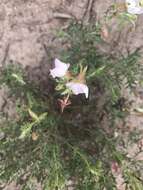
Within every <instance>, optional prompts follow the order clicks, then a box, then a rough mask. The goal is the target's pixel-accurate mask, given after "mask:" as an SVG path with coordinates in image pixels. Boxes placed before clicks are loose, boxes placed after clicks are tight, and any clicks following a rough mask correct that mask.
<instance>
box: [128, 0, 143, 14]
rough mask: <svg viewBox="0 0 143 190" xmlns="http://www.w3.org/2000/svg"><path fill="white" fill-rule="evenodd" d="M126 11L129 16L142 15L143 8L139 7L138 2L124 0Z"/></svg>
mask: <svg viewBox="0 0 143 190" xmlns="http://www.w3.org/2000/svg"><path fill="white" fill-rule="evenodd" d="M126 4H127V11H128V13H130V14H142V13H143V7H142V6H140V0H126Z"/></svg>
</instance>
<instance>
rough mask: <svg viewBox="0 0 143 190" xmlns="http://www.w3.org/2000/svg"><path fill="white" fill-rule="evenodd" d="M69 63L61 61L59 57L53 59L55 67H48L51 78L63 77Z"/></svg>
mask: <svg viewBox="0 0 143 190" xmlns="http://www.w3.org/2000/svg"><path fill="white" fill-rule="evenodd" d="M69 66H70V64H66V63H63V62H61V61H60V60H59V59H55V68H54V69H50V74H51V75H52V77H53V78H56V77H64V76H65V75H66V73H67V72H68V68H69Z"/></svg>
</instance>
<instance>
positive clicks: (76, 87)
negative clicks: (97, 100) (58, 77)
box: [66, 82, 89, 98]
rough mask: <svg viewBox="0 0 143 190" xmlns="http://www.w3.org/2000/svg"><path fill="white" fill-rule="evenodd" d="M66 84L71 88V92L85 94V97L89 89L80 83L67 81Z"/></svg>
mask: <svg viewBox="0 0 143 190" xmlns="http://www.w3.org/2000/svg"><path fill="white" fill-rule="evenodd" d="M66 86H67V87H68V88H69V89H71V90H72V92H73V94H75V95H78V94H85V97H86V98H88V94H89V89H88V86H87V85H85V84H82V83H76V82H69V83H67V84H66Z"/></svg>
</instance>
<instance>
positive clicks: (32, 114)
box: [28, 109, 39, 121]
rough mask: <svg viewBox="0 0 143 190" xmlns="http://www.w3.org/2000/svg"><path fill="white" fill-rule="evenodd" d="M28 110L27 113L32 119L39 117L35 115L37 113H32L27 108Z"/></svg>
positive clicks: (35, 119)
mask: <svg viewBox="0 0 143 190" xmlns="http://www.w3.org/2000/svg"><path fill="white" fill-rule="evenodd" d="M28 112H29V115H30V116H31V118H32V119H33V120H34V121H37V120H39V117H38V116H37V114H36V113H34V112H33V111H32V110H31V109H28Z"/></svg>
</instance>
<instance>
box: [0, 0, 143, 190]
mask: <svg viewBox="0 0 143 190" xmlns="http://www.w3.org/2000/svg"><path fill="white" fill-rule="evenodd" d="M113 2H115V1H114V0H106V1H105V0H10V1H9V0H0V66H1V67H2V66H4V65H5V64H7V63H15V62H16V63H20V64H22V65H23V66H24V67H28V68H30V69H31V70H32V71H34V72H35V73H36V72H37V73H39V72H40V71H41V68H42V67H44V68H45V65H46V70H45V69H43V71H42V72H48V69H49V67H50V61H49V58H48V55H47V51H48V48H51V47H52V48H53V58H54V56H55V54H58V52H55V50H54V46H57V44H54V43H55V41H54V33H55V30H56V29H57V28H58V29H60V28H62V27H64V26H66V25H67V23H68V21H69V19H70V18H75V19H77V20H84V22H88V21H90V20H92V22H94V21H95V19H97V20H100V19H101V18H103V16H104V14H105V12H106V11H107V9H108V8H109V6H110V5H111V4H112V3H113ZM116 2H118V1H116ZM111 26H112V27H111V30H110V37H109V42H111V43H114V48H113V49H114V50H119V51H121V52H122V53H124V54H125V53H127V51H133V50H135V49H136V48H137V47H140V46H142V45H143V15H140V16H139V17H138V20H137V23H136V27H135V28H133V27H132V26H129V27H126V28H123V29H122V32H120V38H119V31H118V29H117V27H116V24H115V23H114V21H113V23H111ZM56 43H57V42H56ZM45 46H46V47H47V51H45V48H44V47H45ZM101 49H102V50H103V51H109V50H110V49H109V47H108V45H107V44H106V45H105V46H103V47H102V48H101ZM141 52H142V50H141ZM45 74H46V73H45ZM141 90H142V89H140V90H137V97H135V96H131V95H130V93H128V96H129V98H131V99H133V101H134V107H137V106H138V107H141V106H143V100H142V97H141V96H140V91H141ZM6 94H7V89H0V111H3V110H5V112H7V113H8V114H9V116H13V114H14V113H13V103H12V101H11V100H9V101H8V97H7V96H6ZM6 101H7V102H8V103H7V104H6V103H5V102H6ZM142 124H143V118H142V117H138V116H136V115H131V116H129V117H128V118H127V125H129V126H130V128H132V127H139V128H142ZM142 159H143V158H142ZM16 189H17V188H16V187H15V186H14V184H12V186H10V187H7V188H6V189H5V190H16Z"/></svg>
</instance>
